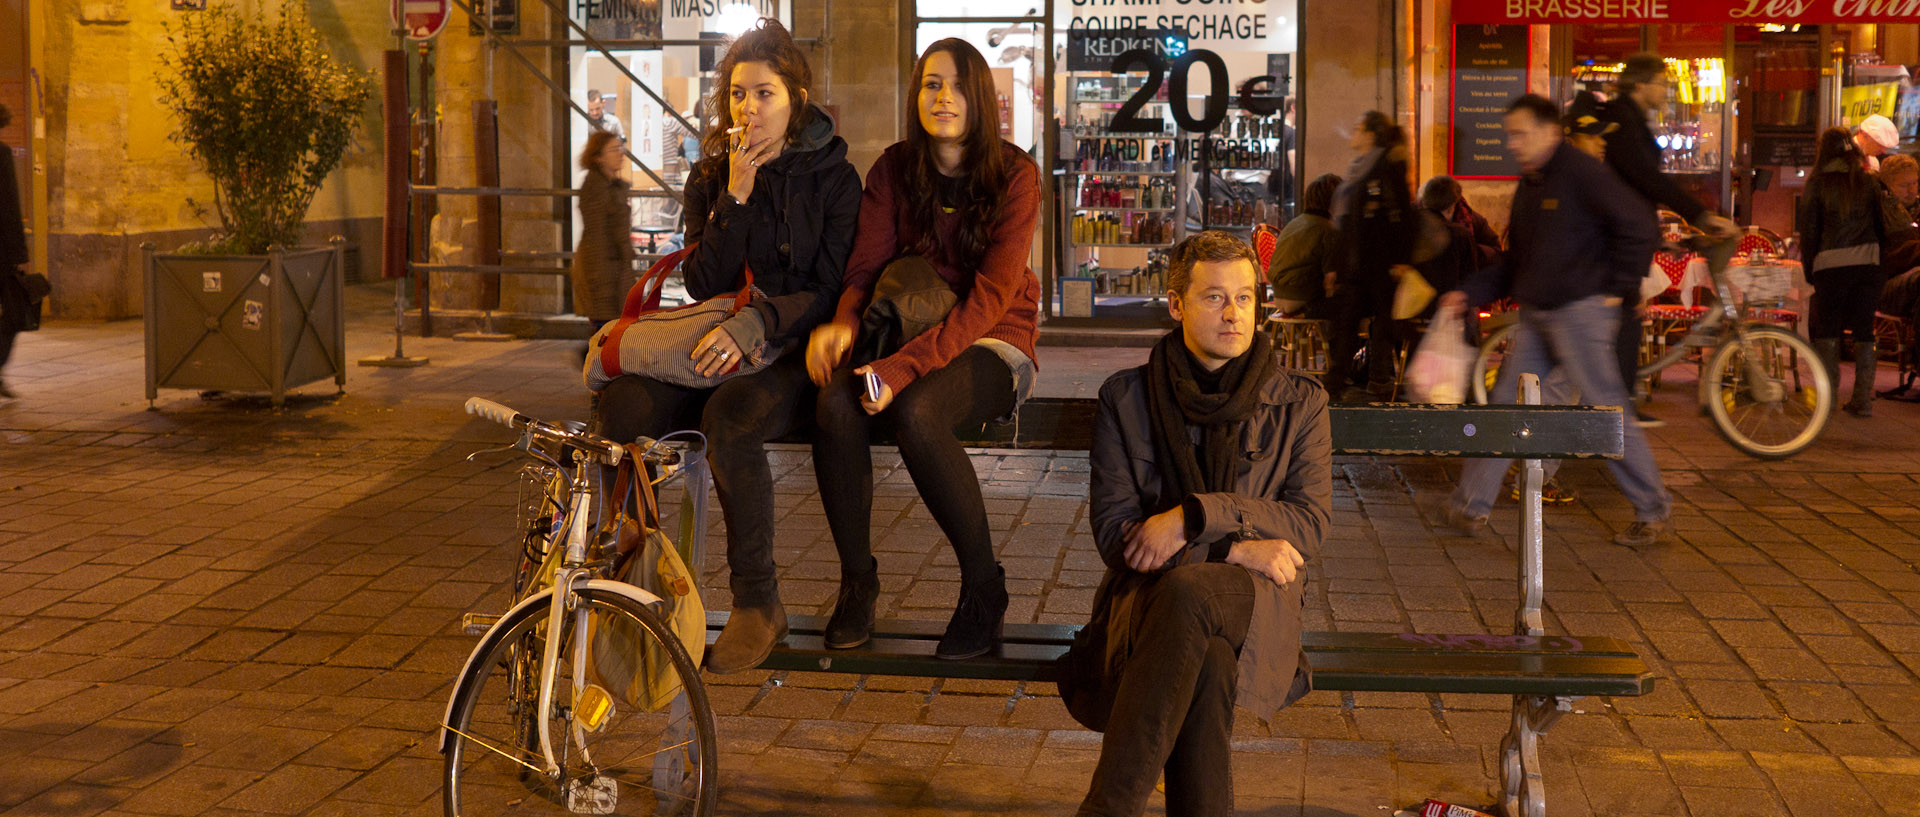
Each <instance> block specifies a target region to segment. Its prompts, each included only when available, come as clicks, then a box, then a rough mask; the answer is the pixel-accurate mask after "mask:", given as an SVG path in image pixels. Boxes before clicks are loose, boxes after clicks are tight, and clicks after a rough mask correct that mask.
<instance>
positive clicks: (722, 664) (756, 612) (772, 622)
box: [707, 599, 787, 675]
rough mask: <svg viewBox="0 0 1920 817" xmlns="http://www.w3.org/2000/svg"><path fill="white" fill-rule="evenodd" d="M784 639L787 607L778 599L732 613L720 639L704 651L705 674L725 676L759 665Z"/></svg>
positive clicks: (785, 635)
mask: <svg viewBox="0 0 1920 817" xmlns="http://www.w3.org/2000/svg"><path fill="white" fill-rule="evenodd" d="M786 637H787V608H785V607H782V606H781V605H780V600H779V599H774V601H773V604H771V605H767V606H764V607H742V608H740V609H737V610H734V611H733V615H731V616H728V617H727V626H726V628H725V629H723V630H721V631H720V637H719V638H716V639H714V640H713V646H711V647H708V648H707V671H708V672H711V673H714V674H716V675H727V674H730V673H735V672H746V671H747V670H750V669H753V668H754V667H757V666H760V664H761V663H763V662H765V661H766V660H767V656H768V655H770V654H772V652H773V647H774V645H775V644H779V643H780V642H781V640H783V639H785V638H786Z"/></svg>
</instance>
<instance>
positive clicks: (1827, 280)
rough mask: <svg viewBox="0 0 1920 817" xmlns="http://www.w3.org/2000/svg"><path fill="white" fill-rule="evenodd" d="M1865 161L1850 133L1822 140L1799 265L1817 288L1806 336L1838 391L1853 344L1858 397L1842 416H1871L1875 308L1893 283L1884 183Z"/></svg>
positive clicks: (1803, 210)
mask: <svg viewBox="0 0 1920 817" xmlns="http://www.w3.org/2000/svg"><path fill="white" fill-rule="evenodd" d="M1866 159H1867V157H1866V156H1864V155H1862V154H1861V153H1860V147H1859V144H1858V143H1857V142H1855V141H1854V139H1853V138H1852V137H1851V136H1850V135H1848V133H1847V131H1846V129H1845V128H1839V127H1833V128H1828V129H1827V130H1826V131H1825V132H1824V133H1822V134H1820V145H1819V149H1818V151H1817V152H1816V153H1815V154H1814V164H1813V167H1814V173H1813V176H1812V177H1810V178H1808V179H1807V194H1806V197H1805V198H1804V199H1803V200H1802V202H1801V204H1800V239H1801V244H1800V247H1801V250H1800V257H1801V258H1804V259H1809V260H1808V262H1807V283H1810V284H1812V285H1813V304H1812V311H1813V316H1812V320H1811V321H1810V323H1809V325H1808V327H1807V329H1808V334H1810V335H1812V337H1813V348H1814V349H1815V350H1816V351H1818V352H1819V353H1820V359H1821V361H1822V363H1824V364H1825V365H1826V367H1827V373H1828V375H1830V376H1831V377H1832V379H1833V382H1834V384H1836V385H1838V384H1839V382H1840V339H1841V337H1842V336H1843V335H1851V336H1852V339H1853V397H1852V398H1851V399H1849V400H1847V403H1846V405H1843V406H1841V407H1840V409H1841V410H1842V411H1845V412H1847V413H1848V414H1852V415H1854V416H1856V417H1871V416H1873V381H1874V377H1873V375H1874V369H1875V367H1876V366H1877V364H1878V362H1879V358H1877V357H1876V356H1875V353H1876V349H1875V348H1874V342H1873V311H1874V305H1875V304H1876V303H1877V302H1878V301H1879V300H1880V290H1881V288H1882V287H1884V286H1885V285H1886V283H1887V273H1886V271H1885V270H1883V269H1881V268H1880V246H1881V244H1883V243H1885V241H1886V227H1885V224H1884V223H1883V222H1884V218H1883V211H1882V208H1881V195H1882V194H1881V187H1880V184H1879V182H1877V181H1875V180H1874V179H1873V177H1871V176H1868V175H1867V162H1866Z"/></svg>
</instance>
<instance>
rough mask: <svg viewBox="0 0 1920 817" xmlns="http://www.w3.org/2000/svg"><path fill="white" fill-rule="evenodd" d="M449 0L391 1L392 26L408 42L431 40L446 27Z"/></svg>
mask: <svg viewBox="0 0 1920 817" xmlns="http://www.w3.org/2000/svg"><path fill="white" fill-rule="evenodd" d="M449 2H450V0H393V24H394V25H396V26H399V27H400V28H403V29H406V31H407V39H409V40H431V39H433V38H434V37H435V36H436V35H438V34H439V33H440V29H443V28H446V27H447V17H448V15H449V12H450V9H449V8H448V3H449Z"/></svg>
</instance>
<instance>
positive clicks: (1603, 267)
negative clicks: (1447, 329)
mask: <svg viewBox="0 0 1920 817" xmlns="http://www.w3.org/2000/svg"><path fill="white" fill-rule="evenodd" d="M1659 242H1660V235H1659V231H1658V228H1657V226H1656V225H1655V224H1654V221H1653V219H1650V218H1647V215H1646V202H1645V200H1643V199H1641V198H1640V197H1639V196H1637V195H1635V194H1634V192H1633V190H1631V189H1629V188H1628V187H1627V185H1626V183H1625V182H1622V181H1621V180H1620V178H1619V177H1618V176H1615V175H1614V173H1613V171H1611V170H1609V169H1607V166H1606V165H1603V164H1601V163H1600V160H1598V159H1595V158H1593V157H1592V156H1588V155H1587V154H1585V153H1581V152H1580V151H1579V150H1576V149H1575V148H1574V147H1573V146H1572V145H1569V144H1567V143H1565V142H1562V143H1560V146H1559V147H1558V148H1556V149H1555V150H1554V152H1553V156H1552V158H1550V159H1548V160H1547V164H1546V166H1544V167H1542V168H1541V169H1540V171H1539V172H1537V173H1528V174H1526V175H1524V176H1521V177H1520V186H1519V188H1518V189H1516V190H1515V191H1514V194H1513V218H1512V221H1511V226H1510V227H1509V229H1508V231H1507V255H1506V258H1505V260H1503V261H1502V262H1501V263H1500V264H1498V265H1495V266H1492V267H1487V268H1484V269H1481V270H1479V271H1478V272H1476V273H1474V275H1473V277H1471V278H1469V279H1468V281H1467V286H1466V287H1465V290H1466V293H1467V299H1468V300H1469V301H1470V302H1472V303H1473V304H1474V305H1476V306H1477V305H1480V304H1486V303H1491V302H1493V301H1494V300H1496V299H1498V298H1501V297H1503V296H1506V295H1509V294H1511V295H1512V296H1513V298H1514V300H1517V301H1519V302H1520V304H1521V305H1522V306H1528V307H1533V308H1535V309H1555V308H1558V307H1561V306H1565V305H1567V304H1569V303H1572V302H1574V301H1577V300H1580V299H1581V298H1585V297H1588V296H1591V295H1608V296H1619V297H1623V298H1638V297H1639V292H1640V279H1641V278H1644V277H1646V274H1647V259H1649V258H1652V257H1653V251H1654V248H1656V247H1657V246H1659Z"/></svg>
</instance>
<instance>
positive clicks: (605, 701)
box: [573, 684, 613, 732]
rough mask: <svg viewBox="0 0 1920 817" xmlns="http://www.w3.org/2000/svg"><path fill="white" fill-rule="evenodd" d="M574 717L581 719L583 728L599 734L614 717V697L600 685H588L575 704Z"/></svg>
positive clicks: (581, 691)
mask: <svg viewBox="0 0 1920 817" xmlns="http://www.w3.org/2000/svg"><path fill="white" fill-rule="evenodd" d="M573 716H574V717H576V718H579V719H580V726H581V728H584V729H586V730H587V731H589V732H598V731H600V729H601V728H602V727H604V726H606V725H607V721H608V720H609V719H610V718H612V716H613V696H612V695H609V694H607V691H606V690H604V689H601V688H600V685H598V684H588V685H587V688H586V689H583V690H580V697H579V698H577V699H575V700H574V702H573Z"/></svg>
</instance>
